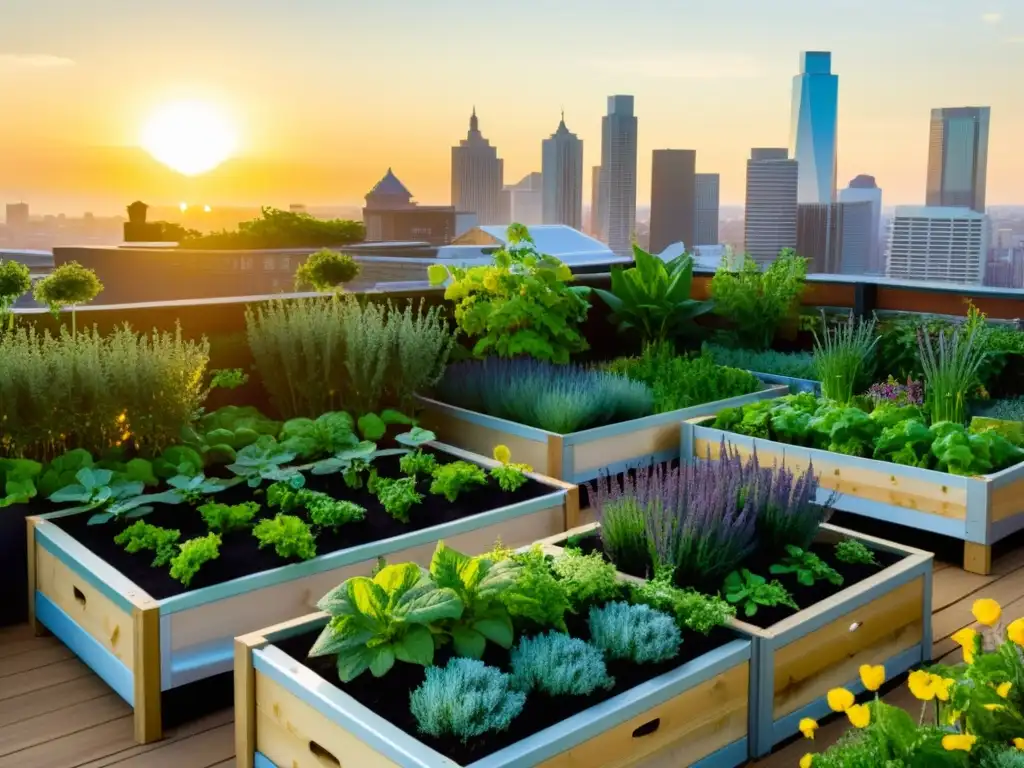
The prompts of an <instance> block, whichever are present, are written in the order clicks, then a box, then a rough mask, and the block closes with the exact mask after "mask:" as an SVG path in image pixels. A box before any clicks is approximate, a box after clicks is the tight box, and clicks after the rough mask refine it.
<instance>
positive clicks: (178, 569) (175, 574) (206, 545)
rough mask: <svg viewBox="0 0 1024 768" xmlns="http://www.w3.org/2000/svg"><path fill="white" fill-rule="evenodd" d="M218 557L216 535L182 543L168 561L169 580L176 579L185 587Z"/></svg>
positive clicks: (218, 539)
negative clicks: (169, 567) (201, 569)
mask: <svg viewBox="0 0 1024 768" xmlns="http://www.w3.org/2000/svg"><path fill="white" fill-rule="evenodd" d="M218 557H220V536H218V535H217V534H216V533H210V534H207V535H206V536H200V537H199V538H195V539H189V540H188V541H185V542H182V544H181V549H180V550H179V552H178V554H177V555H175V556H174V557H173V558H171V561H170V562H171V578H172V579H177V580H178V581H180V582H181V583H182V584H184V585H185V586H186V587H187V586H188V585H189V584H191V583H192V579H193V578H194V577H195V575H196V574H197V573H199V569H200V568H202V567H203V565H204V564H205V563H208V562H209V561H210V560H215V559H216V558H218Z"/></svg>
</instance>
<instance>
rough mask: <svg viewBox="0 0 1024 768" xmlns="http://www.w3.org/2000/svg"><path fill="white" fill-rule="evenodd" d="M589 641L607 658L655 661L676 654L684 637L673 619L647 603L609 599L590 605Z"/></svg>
mask: <svg viewBox="0 0 1024 768" xmlns="http://www.w3.org/2000/svg"><path fill="white" fill-rule="evenodd" d="M588 623H589V626H590V642H591V643H593V644H594V645H595V646H597V647H598V648H600V649H601V650H603V651H604V652H605V653H606V654H607V655H608V658H611V659H625V660H629V661H632V662H633V663H634V664H657V663H659V662H662V661H668V660H669V659H672V658H675V657H676V656H677V655H678V654H679V646H680V645H681V644H682V642H683V637H682V635H681V634H680V632H679V627H677V626H676V622H675V619H674V618H672V617H671V616H669V615H668V614H666V613H662V612H661V611H656V610H654V609H653V608H651V607H649V606H646V605H630V604H629V603H622V602H617V603H608V604H607V605H605V606H603V607H600V608H598V607H597V606H594V607H592V608H591V609H590V617H589V621H588Z"/></svg>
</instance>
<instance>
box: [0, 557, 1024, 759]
mask: <svg viewBox="0 0 1024 768" xmlns="http://www.w3.org/2000/svg"><path fill="white" fill-rule="evenodd" d="M933 595H934V597H933V600H934V614H933V617H932V626H933V628H934V633H935V646H934V656H933V658H941V657H943V656H946V655H948V654H951V652H953V651H954V648H955V644H954V643H953V642H952V641H951V640H950V639H949V636H950V635H952V634H953V633H954V632H956V631H957V630H958V629H960V628H961V627H964V626H967V625H969V624H971V622H972V617H971V603H972V601H973V600H974V599H975V598H976V597H981V596H984V597H991V598H994V599H996V600H998V601H999V602H1000V603H1001V604H1002V605H1003V607H1004V610H1005V611H1006V613H1007V615H1008V616H1010V617H1013V618H1016V617H1018V616H1024V548H1018V549H1016V550H1014V551H1011V552H1009V553H1007V554H1005V555H1003V556H1002V557H1000V558H998V559H997V560H996V561H995V563H994V568H993V573H992V575H991V576H977V575H974V574H969V573H965V572H964V571H961V570H960V569H959V568H956V567H954V566H949V565H945V564H942V563H940V564H937V565H936V572H935V586H934V592H933ZM956 653H958V651H957V652H956ZM954 655H955V654H954ZM887 698H888V700H890V701H893V702H894V703H904V704H909V703H910V696H909V692H907V689H906V686H905V685H904V686H900V687H899V688H898V689H896V690H894V691H892V692H891V693H889V695H888V697H887ZM844 729H845V718H835V719H833V720H832V721H830V722H828V723H822V728H821V730H820V731H819V732H818V736H817V739H816V740H815V742H814V743H813V744H811V743H809V742H806V741H802V740H799V741H794V742H793V743H790V744H787V745H784V746H782V747H781V748H779V749H778V750H777V751H776V752H775V753H773V754H772V755H771V756H770V757H767V758H765V759H762V760H759V761H757V763H756V765H757V766H758V768H783V767H785V768H793V767H794V766H796V765H797V763H798V761H799V759H800V757H801V756H802V755H803V754H804V753H805V752H807V751H810V750H809V749H808V747H813V751H820V750H821V749H823V748H825V747H826V746H827V745H828V744H829V743H831V741H833V740H834V739H835V738H837V737H838V736H839V735H840V734H841V733H842V731H843V730H844ZM233 764H234V740H233V732H232V712H231V710H229V709H225V710H222V711H219V712H214V713H212V714H208V715H204V716H202V717H199V718H198V719H194V720H192V721H191V722H188V723H186V724H185V725H183V726H179V727H176V728H173V729H170V730H169V731H168V735H167V738H166V739H165V740H163V741H161V742H158V743H156V744H150V745H147V746H144V747H140V746H137V745H136V744H135V743H134V741H133V739H132V718H131V711H130V709H129V708H128V705H126V704H125V703H124V702H123V701H122V700H121V699H120V698H119V697H118V696H117V695H116V694H115V693H113V692H112V691H111V690H110V689H109V688H108V687H107V686H106V685H105V684H104V683H103V682H102V681H100V680H99V679H98V678H97V677H96V676H95V675H93V674H92V672H90V671H89V669H88V668H87V667H86V666H85V665H84V664H82V663H81V662H80V661H79V660H78V659H76V658H75V657H74V655H73V654H72V653H71V652H70V651H69V650H67V648H65V647H64V646H63V645H62V644H61V643H60V642H59V641H58V640H56V639H54V638H52V637H41V638H37V637H33V636H32V634H31V632H30V631H29V628H28V627H27V626H19V627H12V628H9V629H0V768H101V766H117V768H165V767H166V768H212V766H218V767H226V766H230V765H233Z"/></svg>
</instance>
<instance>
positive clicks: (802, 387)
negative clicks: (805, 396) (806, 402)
mask: <svg viewBox="0 0 1024 768" xmlns="http://www.w3.org/2000/svg"><path fill="white" fill-rule="evenodd" d="M750 373H752V374H754V375H755V376H756V377H757V378H758V379H760V380H761V381H763V382H764V383H765V384H784V385H785V386H787V387H789V391H790V394H793V395H795V394H797V393H799V392H810V393H811V394H812V395H820V394H821V382H820V381H815V380H814V379H798V378H796V377H795V376H781V375H780V374H777V373H761V372H760V371H750Z"/></svg>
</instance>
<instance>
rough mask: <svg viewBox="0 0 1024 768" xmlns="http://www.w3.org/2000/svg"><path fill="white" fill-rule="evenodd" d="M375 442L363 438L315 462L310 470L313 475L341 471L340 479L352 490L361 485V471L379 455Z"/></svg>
mask: <svg viewBox="0 0 1024 768" xmlns="http://www.w3.org/2000/svg"><path fill="white" fill-rule="evenodd" d="M381 454H382V452H381V451H378V450H377V444H376V443H373V442H370V441H369V440H364V441H362V442H360V443H357V444H356V445H354V446H352V447H351V448H345V449H344V450H341V451H339V452H338V453H336V454H335V455H334V456H332V457H331V458H329V459H321V460H320V461H318V462H316V463H315V464H314V465H313V467H312V469H311V471H312V473H313V474H314V475H333V474H334V473H336V472H340V473H341V477H342V479H343V480H344V481H345V485H347V486H348V487H349V488H351V489H352V490H358V489H359V488H362V487H363V473H364V472H366V471H367V470H369V468H370V464H371V463H372V462H373V460H374V459H375V458H376V457H377V456H379V455H381Z"/></svg>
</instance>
